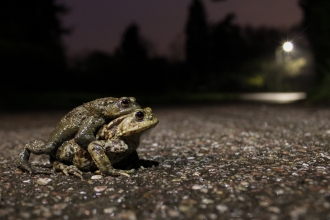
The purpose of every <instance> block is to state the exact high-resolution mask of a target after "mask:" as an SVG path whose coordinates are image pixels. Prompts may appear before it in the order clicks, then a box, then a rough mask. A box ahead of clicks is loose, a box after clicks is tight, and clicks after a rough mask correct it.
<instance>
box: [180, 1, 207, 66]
mask: <svg viewBox="0 0 330 220" xmlns="http://www.w3.org/2000/svg"><path fill="white" fill-rule="evenodd" d="M185 49H186V61H187V64H188V65H189V66H191V67H193V68H195V69H197V71H200V70H202V69H203V68H204V67H205V65H206V63H207V58H208V26H207V22H206V15H205V10H204V6H203V4H202V2H201V1H200V0H193V2H192V4H191V5H190V7H189V17H188V22H187V25H186V48H185Z"/></svg>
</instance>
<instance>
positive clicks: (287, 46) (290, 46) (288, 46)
mask: <svg viewBox="0 0 330 220" xmlns="http://www.w3.org/2000/svg"><path fill="white" fill-rule="evenodd" d="M292 49H293V44H292V43H291V42H285V43H284V44H283V50H284V51H286V52H290V51H291V50H292Z"/></svg>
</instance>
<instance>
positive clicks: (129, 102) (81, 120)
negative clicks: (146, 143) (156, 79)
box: [16, 97, 141, 174]
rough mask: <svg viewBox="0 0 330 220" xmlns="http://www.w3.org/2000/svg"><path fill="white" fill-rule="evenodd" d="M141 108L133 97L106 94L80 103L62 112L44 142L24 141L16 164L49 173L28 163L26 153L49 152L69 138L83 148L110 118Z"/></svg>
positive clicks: (28, 155)
mask: <svg viewBox="0 0 330 220" xmlns="http://www.w3.org/2000/svg"><path fill="white" fill-rule="evenodd" d="M138 108H141V107H140V105H139V104H137V103H136V101H135V98H134V97H122V98H113V97H106V98H100V99H96V100H94V101H91V102H87V103H84V104H83V105H81V106H78V107H76V108H75V109H73V110H72V111H70V112H69V113H68V114H66V115H65V116H64V117H63V118H62V119H61V120H60V122H59V123H58V124H57V125H56V127H55V129H54V130H53V132H52V133H51V134H50V136H49V138H48V141H44V140H35V141H31V142H29V143H27V144H26V145H25V146H24V149H23V150H22V151H21V152H20V154H19V156H18V158H17V159H16V165H17V167H19V168H21V169H24V170H27V171H28V172H29V173H30V174H32V173H49V169H43V168H36V167H34V166H32V165H31V164H30V163H29V158H30V152H32V153H34V154H37V155H38V154H49V155H50V154H51V153H52V152H56V151H57V149H58V148H59V147H60V146H61V145H62V144H63V143H64V142H65V141H68V140H70V139H72V138H73V139H74V141H75V142H76V143H77V144H78V145H79V146H80V147H81V148H83V149H86V150H87V147H88V144H89V143H91V142H92V141H95V140H96V137H95V134H96V132H97V131H98V130H99V129H100V128H101V127H102V125H105V124H107V123H109V122H110V121H111V120H113V119H115V118H118V117H120V116H122V115H126V114H128V113H130V112H132V111H134V110H135V109H138Z"/></svg>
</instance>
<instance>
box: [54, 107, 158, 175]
mask: <svg viewBox="0 0 330 220" xmlns="http://www.w3.org/2000/svg"><path fill="white" fill-rule="evenodd" d="M158 122H159V120H158V119H157V118H156V117H155V116H154V115H153V113H152V110H151V108H149V107H148V108H144V109H136V110H135V111H133V112H132V113H130V114H128V115H123V116H121V117H119V118H116V119H114V120H113V121H111V122H110V123H109V124H108V125H104V126H103V127H102V128H101V129H100V130H99V131H98V133H97V135H96V137H97V140H96V141H92V142H91V143H90V144H89V145H88V148H87V150H86V149H85V148H83V147H82V146H80V145H79V144H78V143H77V142H76V141H75V139H72V140H70V141H67V142H65V143H64V144H63V145H62V146H61V147H59V148H58V150H57V151H56V153H55V154H53V155H52V159H53V160H54V162H53V168H54V169H55V170H57V171H62V172H63V173H64V174H65V175H69V174H73V175H76V176H78V177H80V178H82V171H92V170H96V169H99V170H100V172H101V173H102V174H104V175H112V176H119V175H124V176H129V174H130V173H132V172H133V170H120V169H115V168H113V165H115V164H116V163H119V162H121V161H122V160H123V159H126V158H127V157H132V156H133V157H134V156H137V153H136V149H137V148H138V146H139V143H140V137H141V135H142V134H143V133H144V132H145V131H147V130H149V129H150V128H153V127H155V126H156V125H157V124H158Z"/></svg>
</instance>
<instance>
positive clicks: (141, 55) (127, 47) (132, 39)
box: [117, 23, 148, 61]
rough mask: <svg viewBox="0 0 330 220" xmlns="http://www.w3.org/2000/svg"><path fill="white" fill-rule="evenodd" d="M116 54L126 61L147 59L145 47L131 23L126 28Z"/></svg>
mask: <svg viewBox="0 0 330 220" xmlns="http://www.w3.org/2000/svg"><path fill="white" fill-rule="evenodd" d="M117 54H118V55H119V56H121V57H123V59H124V60H126V61H143V60H146V59H147V58H148V54H147V49H146V45H145V44H144V43H143V40H142V37H141V36H140V33H139V27H138V25H137V24H135V23H133V24H131V25H129V26H128V27H127V29H126V31H125V33H124V35H123V40H122V42H121V46H120V48H119V50H118V51H117Z"/></svg>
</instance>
